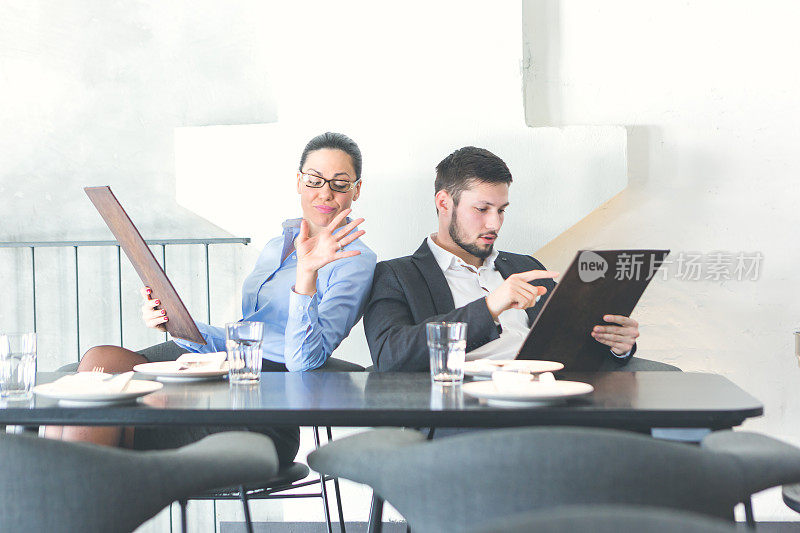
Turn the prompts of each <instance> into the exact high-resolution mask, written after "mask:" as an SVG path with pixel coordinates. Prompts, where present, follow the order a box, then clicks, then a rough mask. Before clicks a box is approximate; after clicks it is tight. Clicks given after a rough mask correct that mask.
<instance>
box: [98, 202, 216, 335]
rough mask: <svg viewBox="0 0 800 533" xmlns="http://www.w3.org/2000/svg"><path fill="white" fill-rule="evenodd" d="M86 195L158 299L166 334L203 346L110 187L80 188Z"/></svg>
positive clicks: (180, 304) (179, 299) (188, 315)
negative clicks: (165, 314) (166, 318)
mask: <svg viewBox="0 0 800 533" xmlns="http://www.w3.org/2000/svg"><path fill="white" fill-rule="evenodd" d="M83 190H84V191H86V194H87V195H88V196H89V199H90V200H91V201H92V203H93V204H94V206H95V207H96V208H97V211H99V212H100V216H101V217H103V220H104V221H105V223H106V225H107V226H108V229H110V230H111V233H113V234H114V238H116V239H117V242H118V243H119V245H120V247H121V248H122V249H123V250H124V251H125V255H127V256H128V259H130V261H131V264H133V268H134V269H136V273H137V274H139V277H140V278H141V280H142V282H143V283H144V284H145V285H146V286H147V287H150V289H152V291H153V294H152V297H153V298H154V299H158V300H161V305H159V306H158V309H166V311H167V316H168V317H169V320H168V321H167V322H166V323H165V325H166V327H167V331H168V332H169V334H170V335H172V336H173V337H177V338H179V339H185V340H187V341H192V342H197V343H199V344H205V343H206V341H205V340H204V339H203V336H202V335H201V334H200V330H198V329H197V326H196V325H195V323H194V320H192V316H191V315H190V314H189V311H188V310H187V309H186V306H185V305H183V301H182V300H181V297H180V296H178V292H177V291H176V290H175V287H173V286H172V282H170V280H169V278H168V277H167V275H166V274H165V273H164V269H162V268H161V265H160V264H159V263H158V261H156V258H155V256H154V255H153V252H152V251H151V250H150V247H149V246H147V243H146V242H145V240H144V239H143V238H142V236H141V234H140V233H139V230H138V229H136V226H134V225H133V221H131V219H130V217H129V216H128V214H127V213H126V212H125V210H124V209H123V208H122V205H121V204H120V203H119V201H118V200H117V198H116V197H115V196H114V193H112V192H111V187H108V186H105V187H85V188H84V189H83Z"/></svg>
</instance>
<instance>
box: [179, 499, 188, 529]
mask: <svg viewBox="0 0 800 533" xmlns="http://www.w3.org/2000/svg"><path fill="white" fill-rule="evenodd" d="M187 503H188V502H187V501H186V500H178V505H179V506H180V508H181V531H182V532H183V533H186V532H187V531H188V530H189V526H188V525H187V524H186V505H187Z"/></svg>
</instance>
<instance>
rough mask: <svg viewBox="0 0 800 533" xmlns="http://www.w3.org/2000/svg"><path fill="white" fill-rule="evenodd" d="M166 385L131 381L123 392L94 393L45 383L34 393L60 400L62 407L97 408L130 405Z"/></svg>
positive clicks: (90, 390) (35, 389) (87, 389)
mask: <svg viewBox="0 0 800 533" xmlns="http://www.w3.org/2000/svg"><path fill="white" fill-rule="evenodd" d="M163 386H164V385H163V384H161V383H156V382H155V381H146V380H137V379H134V380H131V382H130V383H128V386H127V387H126V388H125V391H123V392H107V391H103V390H94V391H92V389H91V387H88V388H86V389H84V390H80V389H76V388H75V387H69V388H64V387H63V386H59V385H58V384H57V383H44V384H42V385H36V386H35V387H34V388H33V392H35V393H36V394H38V395H39V396H44V397H45V398H52V399H54V400H58V403H60V404H61V405H68V406H89V405H91V406H97V405H115V404H120V403H129V402H132V401H134V400H136V398H139V397H141V396H146V395H148V394H150V393H153V392H155V391H157V390H159V389H161V388H162V387H163Z"/></svg>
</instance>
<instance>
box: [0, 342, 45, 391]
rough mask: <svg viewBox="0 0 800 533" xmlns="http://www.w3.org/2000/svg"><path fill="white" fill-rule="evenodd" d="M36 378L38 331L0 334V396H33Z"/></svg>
mask: <svg viewBox="0 0 800 533" xmlns="http://www.w3.org/2000/svg"><path fill="white" fill-rule="evenodd" d="M35 380H36V333H6V334H2V335H0V397H2V398H7V399H15V400H16V399H19V400H24V399H26V398H30V397H31V387H33V382H34V381H35Z"/></svg>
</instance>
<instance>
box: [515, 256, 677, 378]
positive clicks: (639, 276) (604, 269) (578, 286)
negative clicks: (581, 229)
mask: <svg viewBox="0 0 800 533" xmlns="http://www.w3.org/2000/svg"><path fill="white" fill-rule="evenodd" d="M668 254H669V250H594V251H592V250H580V251H579V252H578V254H577V255H576V256H575V259H573V261H572V263H571V264H570V266H569V268H568V269H567V272H566V273H565V274H564V275H563V276H562V277H561V281H560V282H559V283H558V285H556V288H555V289H554V290H553V293H552V294H551V295H550V298H549V299H548V300H547V301H546V302H545V304H544V307H542V310H541V312H539V315H538V316H537V317H536V319H535V320H534V322H533V325H532V326H531V330H530V333H528V337H527V338H526V339H525V343H524V344H523V345H522V347H521V348H520V350H519V354H518V355H517V359H539V360H545V361H558V362H560V363H563V364H564V368H565V369H566V370H575V371H594V370H598V369H599V368H601V366H602V365H603V363H604V362H606V361H607V360H608V358H609V355H608V350H606V349H605V348H606V346H605V345H602V344H600V343H599V342H598V341H596V340H595V339H594V338H593V337H592V336H591V331H592V328H593V327H594V326H596V325H616V324H611V323H609V322H606V321H605V320H603V316H605V315H622V316H630V315H631V313H632V312H633V309H634V307H636V303H637V302H638V301H639V298H641V296H642V293H643V292H644V290H645V289H646V288H647V285H648V284H649V283H650V280H651V279H653V276H655V274H656V272H657V271H658V269H659V268H660V267H661V264H662V263H663V262H664V258H666V256H667V255H668Z"/></svg>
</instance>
